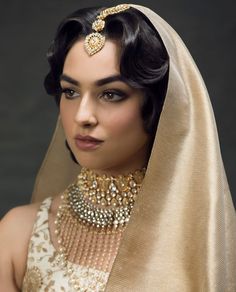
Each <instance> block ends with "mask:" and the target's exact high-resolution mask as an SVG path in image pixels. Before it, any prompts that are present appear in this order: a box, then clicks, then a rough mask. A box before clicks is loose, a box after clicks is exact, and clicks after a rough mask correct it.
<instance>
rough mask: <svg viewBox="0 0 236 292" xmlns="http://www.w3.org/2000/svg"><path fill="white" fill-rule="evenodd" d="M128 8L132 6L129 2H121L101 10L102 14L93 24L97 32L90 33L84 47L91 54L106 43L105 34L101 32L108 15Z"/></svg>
mask: <svg viewBox="0 0 236 292" xmlns="http://www.w3.org/2000/svg"><path fill="white" fill-rule="evenodd" d="M128 8H130V6H129V5H128V4H120V5H117V6H114V7H110V8H107V9H105V10H103V11H101V12H100V14H99V15H98V16H97V19H96V20H95V21H94V22H93V24H92V29H93V30H94V31H95V32H93V33H90V34H89V35H87V36H86V38H85V43H84V47H85V50H86V52H87V53H88V54H89V55H90V56H92V55H94V54H95V53H97V52H98V51H100V50H101V49H102V48H103V47H104V45H105V36H103V35H102V34H101V33H100V32H101V31H102V30H103V29H104V27H105V18H106V17H107V16H108V15H112V14H116V13H119V12H122V11H124V10H126V9H128Z"/></svg>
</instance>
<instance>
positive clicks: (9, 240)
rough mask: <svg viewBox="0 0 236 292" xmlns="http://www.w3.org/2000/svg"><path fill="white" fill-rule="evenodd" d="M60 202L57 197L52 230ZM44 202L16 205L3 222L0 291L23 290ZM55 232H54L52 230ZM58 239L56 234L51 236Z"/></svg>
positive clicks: (51, 219) (0, 240)
mask: <svg viewBox="0 0 236 292" xmlns="http://www.w3.org/2000/svg"><path fill="white" fill-rule="evenodd" d="M59 202H60V197H59V196H57V197H56V198H55V199H54V200H53V203H52V206H51V209H50V212H49V222H50V224H49V225H50V229H51V227H52V228H53V224H52V222H54V220H55V216H56V210H57V208H58V205H59ZM39 206H40V203H35V204H30V205H26V206H21V207H16V208H14V209H12V210H10V211H9V212H8V213H7V214H6V215H5V217H4V218H3V219H2V220H1V221H0V255H1V256H0V283H1V285H0V292H6V291H7V292H16V291H21V287H22V282H23V278H24V274H25V270H26V263H27V253H28V246H29V240H30V237H31V233H32V229H33V225H34V222H35V219H36V215H37V211H38V209H39ZM50 233H51V235H53V234H54V233H53V232H50ZM51 237H52V238H51V239H52V242H53V243H54V242H55V238H54V236H51Z"/></svg>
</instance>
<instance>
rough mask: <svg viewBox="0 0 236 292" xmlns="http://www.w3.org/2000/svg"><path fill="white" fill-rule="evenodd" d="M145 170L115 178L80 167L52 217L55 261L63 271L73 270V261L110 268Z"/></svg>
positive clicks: (107, 269)
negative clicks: (55, 252)
mask: <svg viewBox="0 0 236 292" xmlns="http://www.w3.org/2000/svg"><path fill="white" fill-rule="evenodd" d="M145 171H146V169H145V168H143V169H142V170H136V171H135V172H133V173H129V174H128V175H119V176H116V177H114V176H107V175H98V174H96V173H94V172H93V171H91V170H89V169H86V168H82V169H81V172H80V174H79V175H78V177H77V180H76V181H75V182H74V183H73V184H71V185H70V186H69V187H68V188H67V189H66V190H65V191H64V193H63V194H62V196H61V199H62V203H61V205H60V206H59V208H58V211H57V215H56V220H55V234H56V236H57V243H58V256H57V259H56V263H57V264H58V265H60V266H61V268H63V270H64V271H65V274H68V275H69V276H70V275H71V274H73V273H74V268H73V263H76V264H80V265H83V266H87V267H92V268H95V269H98V270H103V271H109V270H110V269H111V266H112V262H113V260H114V255H115V254H116V252H117V251H118V247H119V243H120V240H121V236H122V233H123V231H124V229H125V227H126V225H127V223H128V222H129V219H130V216H131V211H132V209H133V206H134V203H135V199H136V197H137V194H138V192H139V190H140V187H141V184H142V181H143V178H144V175H145ZM69 261H70V262H69Z"/></svg>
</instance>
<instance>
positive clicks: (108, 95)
mask: <svg viewBox="0 0 236 292" xmlns="http://www.w3.org/2000/svg"><path fill="white" fill-rule="evenodd" d="M126 97H127V94H126V93H125V92H123V91H121V90H117V89H116V90H106V91H104V92H103V93H102V96H101V98H102V99H104V100H105V101H111V102H118V101H121V100H124V99H125V98H126Z"/></svg>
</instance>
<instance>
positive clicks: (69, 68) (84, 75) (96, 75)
mask: <svg viewBox="0 0 236 292" xmlns="http://www.w3.org/2000/svg"><path fill="white" fill-rule="evenodd" d="M63 73H64V74H68V75H69V76H71V77H73V78H75V79H77V80H80V81H81V82H82V81H83V79H84V80H86V81H89V80H91V81H94V80H97V79H101V78H103V77H104V78H105V77H107V76H109V75H113V74H117V73H120V69H119V47H118V44H117V43H116V42H115V41H111V40H106V42H105V45H104V47H103V48H102V49H101V50H100V51H99V52H97V53H96V54H94V55H93V56H89V55H88V54H87V52H86V51H85V49H84V39H82V40H79V41H77V42H76V43H75V44H74V45H73V46H72V48H71V49H70V50H69V52H68V54H67V56H66V59H65V62H64V68H63Z"/></svg>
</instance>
